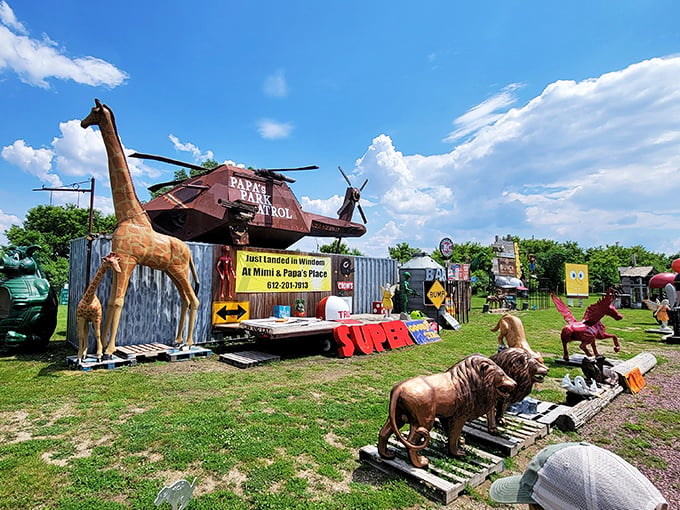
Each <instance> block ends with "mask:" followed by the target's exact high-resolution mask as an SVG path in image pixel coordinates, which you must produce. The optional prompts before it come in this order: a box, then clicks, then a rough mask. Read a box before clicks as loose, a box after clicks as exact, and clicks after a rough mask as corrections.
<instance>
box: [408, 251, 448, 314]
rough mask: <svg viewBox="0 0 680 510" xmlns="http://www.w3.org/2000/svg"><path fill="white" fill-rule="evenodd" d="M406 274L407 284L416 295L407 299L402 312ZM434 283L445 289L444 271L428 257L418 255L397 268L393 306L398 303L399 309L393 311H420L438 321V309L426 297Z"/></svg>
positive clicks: (423, 254)
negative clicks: (397, 286) (396, 286)
mask: <svg viewBox="0 0 680 510" xmlns="http://www.w3.org/2000/svg"><path fill="white" fill-rule="evenodd" d="M406 273H409V274H410V278H409V279H408V282H409V285H410V287H411V289H412V290H414V291H416V292H417V293H418V295H416V296H414V295H410V296H408V297H407V304H406V307H407V308H406V310H404V309H403V297H402V295H403V294H402V293H401V291H402V288H403V284H404V281H405V279H406V278H405V276H406ZM435 281H436V282H439V283H440V284H441V286H442V288H443V289H446V269H445V268H444V267H443V266H442V265H440V264H439V263H437V262H436V261H435V260H434V259H433V258H432V257H430V256H429V255H426V254H425V253H419V254H417V255H416V256H414V257H413V258H411V260H409V261H408V262H405V263H404V264H402V265H401V267H400V268H399V282H400V283H399V288H398V289H397V292H396V294H395V304H397V303H398V304H399V308H397V307H396V306H395V310H399V311H402V312H403V311H408V312H411V311H414V310H420V311H421V312H423V314H424V315H426V316H427V317H429V318H431V319H434V320H438V317H439V315H440V312H439V308H437V307H436V306H434V305H433V304H432V302H431V301H430V300H429V299H428V297H427V294H428V292H430V289H431V288H432V286H433V285H434V283H435ZM440 308H441V307H440Z"/></svg>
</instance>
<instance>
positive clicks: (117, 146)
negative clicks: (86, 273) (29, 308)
mask: <svg viewBox="0 0 680 510" xmlns="http://www.w3.org/2000/svg"><path fill="white" fill-rule="evenodd" d="M80 125H81V126H82V127H83V128H87V127H89V126H92V125H97V126H99V131H100V132H101V135H102V138H103V140H104V146H105V147H106V154H107V156H108V163H109V179H110V181H111V195H112V197H113V206H114V209H115V213H116V219H117V220H118V226H117V227H116V230H115V231H114V233H113V236H112V239H111V245H112V251H114V252H116V254H117V255H118V257H120V273H114V275H113V285H112V287H111V296H110V298H109V303H108V306H107V309H106V318H105V321H104V330H103V333H102V337H103V339H104V341H106V337H107V335H108V336H109V340H108V344H107V346H106V351H105V354H104V359H111V357H112V356H113V353H114V351H115V350H116V335H117V333H118V325H119V323H120V314H121V311H122V309H123V304H124V302H125V293H126V291H127V287H128V283H129V280H130V275H131V274H132V270H133V269H134V268H135V266H136V265H137V264H140V265H144V266H148V267H150V268H152V269H158V270H160V271H163V272H164V273H165V274H167V275H168V277H169V278H170V279H171V280H172V282H173V283H174V284H175V286H176V287H177V290H178V292H179V295H180V299H181V301H182V309H181V312H180V316H179V325H178V327H177V336H176V338H175V345H181V346H189V347H190V346H191V345H192V344H193V331H194V324H195V322H196V311H197V309H198V305H199V301H198V298H197V297H196V292H195V291H194V289H193V288H192V287H191V283H190V280H189V271H191V273H192V276H193V278H194V282H195V284H196V286H197V287H198V283H199V282H198V275H197V273H196V268H195V267H194V262H193V260H192V258H191V252H190V251H189V247H188V246H187V245H186V244H185V243H184V242H183V241H181V240H179V239H177V238H176V237H172V236H167V235H164V234H160V233H158V232H155V231H154V230H153V228H152V226H151V222H150V220H149V216H148V214H147V213H146V211H145V210H144V209H142V204H141V203H140V201H139V199H138V198H137V194H136V193H135V188H134V186H133V184H132V178H131V176H130V170H129V169H128V165H127V161H126V159H125V154H124V153H123V146H122V144H121V142H120V138H119V136H118V130H117V128H116V121H115V118H114V116H113V112H112V111H111V109H110V108H109V107H108V106H106V105H104V104H102V103H101V102H99V100H98V99H95V106H94V108H92V110H91V111H90V114H89V115H88V116H87V117H85V118H84V119H83V120H82V121H81V123H80ZM187 311H188V312H189V323H188V328H187V336H186V341H184V339H183V331H184V322H185V320H186V315H187Z"/></svg>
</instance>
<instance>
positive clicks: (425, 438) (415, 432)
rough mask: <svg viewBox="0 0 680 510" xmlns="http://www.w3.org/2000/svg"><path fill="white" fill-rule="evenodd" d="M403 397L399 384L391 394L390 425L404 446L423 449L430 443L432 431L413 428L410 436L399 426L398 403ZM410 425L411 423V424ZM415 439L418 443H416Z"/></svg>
mask: <svg viewBox="0 0 680 510" xmlns="http://www.w3.org/2000/svg"><path fill="white" fill-rule="evenodd" d="M400 397H401V386H397V387H396V388H395V389H394V390H393V391H392V393H391V395H390V426H391V427H392V432H393V433H394V435H395V437H396V438H397V439H399V441H401V442H402V443H403V444H404V446H406V447H407V448H410V449H411V450H422V449H424V448H426V447H427V445H428V444H430V431H429V430H427V429H426V428H425V427H417V428H416V429H413V428H411V430H410V431H409V433H408V438H406V437H404V435H403V434H402V433H401V431H400V430H399V427H397V403H398V402H399V398H400ZM409 426H410V424H409ZM414 441H415V442H416V443H418V444H414Z"/></svg>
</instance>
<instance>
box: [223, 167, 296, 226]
mask: <svg viewBox="0 0 680 510" xmlns="http://www.w3.org/2000/svg"><path fill="white" fill-rule="evenodd" d="M229 187H230V188H232V189H234V190H236V191H237V192H238V193H239V199H240V200H243V201H244V202H248V203H249V204H254V205H256V206H257V214H261V215H263V216H268V217H276V218H284V219H291V218H293V216H292V214H291V212H290V209H289V208H288V207H277V205H276V204H272V195H271V193H268V192H267V186H266V185H265V184H264V183H261V182H257V181H253V180H251V179H246V178H245V177H240V176H237V175H232V176H231V177H230V178H229Z"/></svg>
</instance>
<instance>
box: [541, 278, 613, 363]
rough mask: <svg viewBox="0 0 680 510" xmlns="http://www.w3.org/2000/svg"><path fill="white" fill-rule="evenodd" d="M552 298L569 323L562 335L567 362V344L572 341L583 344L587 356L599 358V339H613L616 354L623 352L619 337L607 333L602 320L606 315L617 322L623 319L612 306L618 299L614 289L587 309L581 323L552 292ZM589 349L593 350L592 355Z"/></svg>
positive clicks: (608, 290) (563, 329) (581, 345)
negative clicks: (596, 341) (597, 341)
mask: <svg viewBox="0 0 680 510" xmlns="http://www.w3.org/2000/svg"><path fill="white" fill-rule="evenodd" d="M550 297H551V298H552V300H553V303H555V306H556V307H557V310H558V311H559V312H560V313H561V314H562V316H563V317H564V320H566V321H567V325H566V326H564V328H562V332H561V333H560V338H561V339H562V348H563V350H564V359H565V360H569V351H568V350H567V343H569V342H572V341H577V342H581V343H580V345H579V347H581V349H582V350H583V352H584V353H585V354H586V356H593V355H594V356H598V355H599V354H600V353H599V352H597V346H596V345H595V340H598V339H599V340H602V339H604V338H611V339H612V340H613V341H614V352H619V351H620V350H621V345H619V339H618V337H617V336H616V335H612V334H609V333H607V328H605V326H604V324H602V322H601V320H600V319H602V317H604V316H605V315H606V316H609V317H611V318H613V319H614V320H617V321H618V320H621V319H623V315H621V313H619V311H618V310H617V309H616V308H615V307H614V305H612V303H613V301H614V299H616V291H615V290H614V289H611V288H610V289H607V292H606V294H605V295H604V296H602V297H601V298H600V299H598V300H597V302H595V303H593V304H592V305H590V306H589V307H588V308H586V312H585V313H584V314H583V320H581V321H577V320H576V319H575V318H574V315H573V314H572V313H571V310H570V309H569V307H568V306H567V305H566V304H565V303H564V301H562V300H561V299H560V298H558V297H557V296H556V295H555V294H553V293H552V292H551V293H550ZM588 347H590V348H592V350H593V352H592V353H591V352H590V349H589V348H588Z"/></svg>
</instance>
